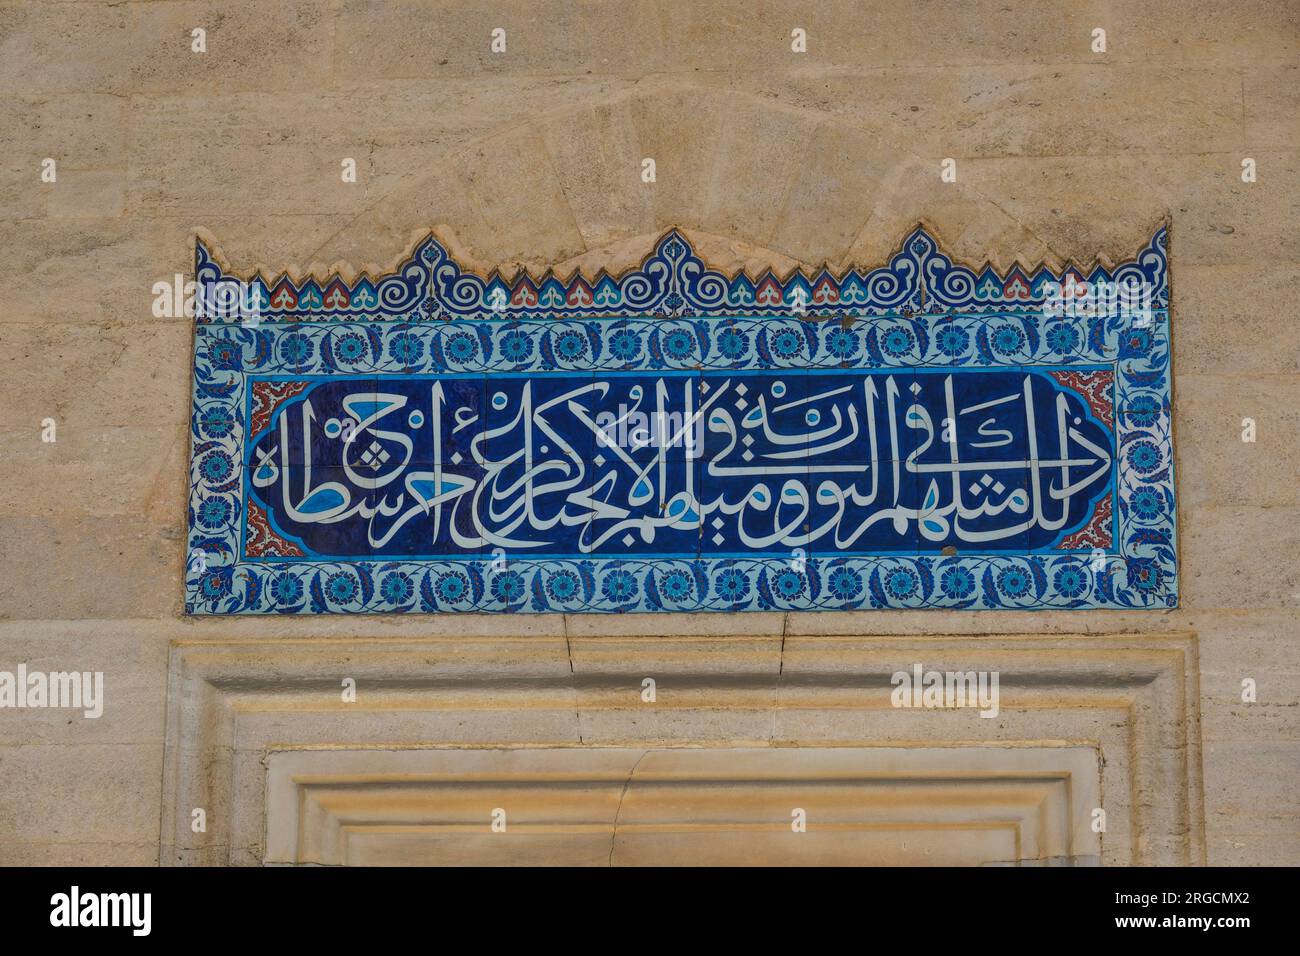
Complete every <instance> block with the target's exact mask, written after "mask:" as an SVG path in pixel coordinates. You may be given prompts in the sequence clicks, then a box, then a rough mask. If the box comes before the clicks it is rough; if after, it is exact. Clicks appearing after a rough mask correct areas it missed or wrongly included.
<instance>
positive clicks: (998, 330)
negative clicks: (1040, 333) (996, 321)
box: [989, 323, 1025, 355]
mask: <svg viewBox="0 0 1300 956" xmlns="http://www.w3.org/2000/svg"><path fill="white" fill-rule="evenodd" d="M989 340H990V343H991V344H992V346H993V351H995V352H997V353H998V354H999V355H1014V354H1015V353H1016V352H1019V351H1020V350H1021V349H1022V348H1024V346H1025V333H1024V332H1023V331H1021V330H1020V329H1018V328H1016V326H1014V325H1011V324H1009V323H1008V324H1006V325H998V326H994V328H993V330H992V331H991V333H990V335H989Z"/></svg>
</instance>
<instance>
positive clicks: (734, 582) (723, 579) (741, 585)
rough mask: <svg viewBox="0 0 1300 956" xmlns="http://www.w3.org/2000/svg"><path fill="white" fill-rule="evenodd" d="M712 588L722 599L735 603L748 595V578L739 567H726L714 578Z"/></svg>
mask: <svg viewBox="0 0 1300 956" xmlns="http://www.w3.org/2000/svg"><path fill="white" fill-rule="evenodd" d="M713 590H714V591H716V592H717V593H718V594H719V595H720V596H721V597H722V598H723V599H724V600H726V601H729V602H731V603H732V604H737V603H739V602H740V601H743V600H744V599H745V598H746V597H748V595H749V578H748V576H747V575H746V574H745V572H744V571H742V570H740V569H739V568H727V569H726V570H725V571H723V572H722V573H720V574H719V575H718V576H717V577H716V578H714V580H713Z"/></svg>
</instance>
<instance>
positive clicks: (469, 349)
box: [446, 332, 478, 365]
mask: <svg viewBox="0 0 1300 956" xmlns="http://www.w3.org/2000/svg"><path fill="white" fill-rule="evenodd" d="M446 350H447V355H449V356H450V357H451V359H452V361H455V362H459V363H460V364H461V365H465V364H466V363H468V362H472V361H473V360H474V356H476V355H478V340H476V339H475V338H474V336H472V335H470V334H469V333H468V332H457V333H455V334H454V335H449V336H448V337H447V345H446Z"/></svg>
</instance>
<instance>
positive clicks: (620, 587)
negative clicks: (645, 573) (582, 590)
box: [600, 570, 637, 604]
mask: <svg viewBox="0 0 1300 956" xmlns="http://www.w3.org/2000/svg"><path fill="white" fill-rule="evenodd" d="M600 591H601V593H602V594H603V595H605V598H606V600H608V601H609V602H610V603H612V604H625V603H626V602H628V601H630V600H632V599H633V598H634V597H636V593H637V585H636V578H634V577H632V575H631V574H630V573H628V572H627V571H622V570H614V571H610V572H609V573H608V574H606V575H605V578H604V580H602V581H601V582H600Z"/></svg>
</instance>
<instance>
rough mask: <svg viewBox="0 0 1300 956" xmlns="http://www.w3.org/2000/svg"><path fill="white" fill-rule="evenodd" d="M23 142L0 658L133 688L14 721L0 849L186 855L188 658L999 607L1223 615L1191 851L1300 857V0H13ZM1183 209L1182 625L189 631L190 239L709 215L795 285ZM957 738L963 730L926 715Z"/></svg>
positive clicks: (323, 263) (373, 241)
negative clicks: (268, 646) (166, 310)
mask: <svg viewBox="0 0 1300 956" xmlns="http://www.w3.org/2000/svg"><path fill="white" fill-rule="evenodd" d="M196 27H201V28H203V29H205V30H206V45H207V52H205V53H195V52H193V51H192V49H191V45H192V39H191V30H192V29H194V28H196ZM497 27H500V28H503V29H504V30H505V31H506V52H504V53H492V52H491V50H490V43H491V33H492V31H493V29H494V28H497ZM796 27H799V28H803V29H804V30H806V31H807V52H805V53H795V52H792V50H791V31H792V30H793V29H794V28H796ZM1096 27H1101V28H1104V29H1105V31H1106V37H1107V52H1105V53H1094V52H1092V49H1091V44H1092V31H1093V29H1094V28H1096ZM0 130H2V131H3V134H4V135H3V141H4V143H5V158H4V162H3V163H0V305H2V306H3V309H2V311H0V370H2V372H0V443H2V445H0V452H2V455H0V470H2V473H3V477H4V481H3V482H2V483H0V669H8V670H13V669H14V667H15V666H16V665H17V664H18V663H19V662H25V663H26V664H27V665H28V667H29V668H31V669H45V670H70V669H78V670H91V671H104V672H105V674H106V683H107V705H106V709H105V713H104V716H103V717H102V718H101V719H99V720H83V719H82V718H81V717H80V716H70V714H69V712H66V711H59V710H44V711H13V710H5V711H0V863H8V864H42V863H107V862H123V863H152V862H155V861H156V860H158V858H159V853H160V820H162V818H163V816H164V805H165V803H166V801H167V799H168V797H167V794H168V793H170V792H172V790H173V789H174V788H173V787H172V784H171V783H170V782H169V781H168V780H166V779H164V741H165V738H166V733H167V731H166V714H167V711H168V689H167V688H168V680H167V675H168V666H169V665H168V661H169V653H170V648H171V647H172V644H173V642H176V641H187V642H207V641H232V640H233V641H240V642H253V644H256V643H257V642H264V641H270V640H272V639H311V640H313V641H318V642H319V641H328V640H330V639H344V638H347V639H354V638H358V637H361V638H392V639H397V640H404V641H412V640H420V639H429V638H434V639H437V638H440V637H443V636H454V635H463V636H465V637H467V638H468V637H473V638H476V639H479V638H481V639H483V640H494V639H501V640H503V641H505V640H509V641H514V640H516V639H523V638H526V639H529V640H534V641H535V645H534V647H535V648H536V650H535V651H534V652H532V653H537V654H542V655H543V656H545V655H552V656H553V657H554V659H555V661H557V662H558V663H559V664H561V665H563V663H564V661H565V658H566V657H567V659H568V665H567V670H568V672H569V673H570V674H575V673H577V671H576V668H575V659H576V660H578V661H579V662H581V654H579V655H577V657H576V658H575V654H574V650H573V649H574V646H575V642H577V643H578V645H579V646H580V647H581V642H582V641H584V640H591V641H595V642H597V645H595V646H599V645H598V642H599V641H601V640H618V639H622V638H624V637H627V636H629V635H639V637H638V640H644V641H654V640H655V639H656V636H657V635H658V636H669V637H677V636H680V635H683V634H689V635H693V636H696V637H697V638H698V639H700V640H702V641H703V645H702V646H700V647H698V648H697V650H698V651H699V652H700V653H704V654H707V653H709V647H710V644H709V641H710V639H715V640H718V641H723V639H724V638H725V637H726V636H727V635H748V636H756V639H764V640H767V641H768V642H769V644H770V643H771V639H772V638H773V637H775V639H776V640H777V641H778V642H779V644H780V648H781V650H780V651H779V652H778V653H779V654H784V649H785V647H786V644H787V642H794V644H793V645H792V646H797V645H798V642H799V641H800V640H801V639H803V638H809V639H811V638H813V637H816V638H817V639H822V638H830V637H833V636H835V635H845V636H849V637H854V636H863V637H870V638H871V639H873V640H874V639H875V638H876V637H879V638H882V639H883V638H888V637H889V636H892V635H900V636H906V635H927V634H949V635H978V634H982V633H985V632H988V633H990V634H998V635H1003V636H1004V638H1003V639H1005V636H1006V635H1018V634H1023V635H1033V634H1048V635H1051V634H1071V635H1080V634H1086V633H1105V634H1109V635H1116V634H1125V633H1139V632H1140V633H1142V634H1144V635H1168V636H1169V637H1170V639H1171V640H1176V641H1177V642H1179V647H1180V648H1182V647H1183V643H1184V640H1185V639H1184V636H1185V635H1187V634H1193V635H1195V640H1194V642H1193V645H1194V651H1195V652H1194V653H1192V654H1191V656H1190V658H1189V659H1190V660H1191V661H1192V662H1196V661H1197V660H1198V659H1199V695H1200V700H1199V710H1200V723H1199V727H1198V725H1197V723H1196V718H1195V711H1196V707H1195V701H1192V704H1191V706H1190V712H1189V713H1187V714H1186V715H1185V716H1184V717H1183V718H1182V719H1183V721H1184V726H1185V727H1186V728H1190V731H1191V732H1192V734H1193V735H1195V733H1196V732H1197V731H1199V734H1200V736H1201V738H1202V740H1203V744H1202V747H1201V748H1200V754H1201V756H1202V759H1203V768H1199V769H1200V772H1199V773H1196V772H1194V771H1195V770H1197V769H1198V768H1195V767H1193V768H1192V770H1193V772H1192V773H1191V776H1190V780H1191V782H1190V783H1189V786H1190V787H1191V788H1192V789H1193V790H1196V789H1198V788H1199V787H1200V786H1201V785H1202V784H1201V783H1199V782H1197V779H1196V778H1197V777H1201V778H1203V792H1204V839H1203V844H1202V841H1201V839H1200V837H1199V835H1188V836H1187V837H1186V845H1187V846H1189V847H1197V846H1202V845H1203V848H1204V858H1205V859H1206V860H1208V862H1210V863H1216V864H1256V863H1267V864H1292V865H1294V864H1296V863H1300V823H1298V822H1297V811H1300V797H1298V796H1297V793H1300V788H1298V787H1297V782H1298V781H1300V694H1298V693H1297V690H1296V683H1297V681H1298V680H1300V642H1298V641H1297V638H1298V637H1300V627H1298V626H1297V624H1296V615H1297V608H1300V571H1298V570H1297V567H1298V565H1297V562H1296V557H1295V556H1296V554H1297V553H1298V552H1300V483H1298V482H1297V471H1298V469H1297V465H1298V464H1300V451H1298V450H1297V449H1298V448H1300V412H1297V401H1300V321H1298V320H1297V318H1296V316H1295V315H1294V311H1295V310H1294V308H1293V307H1292V304H1291V300H1290V299H1289V296H1288V293H1287V290H1288V289H1289V288H1291V285H1290V283H1292V282H1296V281H1298V280H1300V232H1298V231H1297V229H1296V223H1297V222H1300V198H1298V197H1300V191H1298V187H1300V11H1298V9H1297V7H1296V5H1295V4H1294V3H1291V2H1287V0H1276V2H1270V0H1258V2H1248V3H1232V4H1226V3H1225V4H1208V5H1207V4H1204V3H1192V2H1170V0H1157V2H1152V3H1146V4H1140V5H1133V4H1120V3H1113V2H1089V0H1084V2H1068V3H1055V4H1048V5H1045V4H1007V3H990V2H976V3H970V4H961V5H956V4H947V3H928V2H918V0H883V2H843V3H837V2H810V3H806V4H793V5H792V4H787V3H776V2H758V3H746V4H741V3H721V2H701V0H631V2H625V3H613V2H608V3H605V2H579V3H564V2H549V0H540V2H531V3H512V2H503V0H497V2H480V3H473V4H465V5H462V4H453V3H448V2H437V0H432V2H421V0H403V2H369V0H333V2H310V0H286V2H284V3H277V4H266V3H260V4H259V3H252V2H246V0H232V2H222V3H209V2H188V0H186V2H176V3H162V2H143V3H101V2H77V3H58V2H42V3H24V2H19V3H11V2H6V3H4V4H3V5H0ZM647 157H648V158H653V159H654V160H655V163H656V173H657V178H656V181H655V182H653V183H645V182H643V181H642V179H641V175H640V174H641V168H642V166H641V162H642V160H643V159H644V158H647ZM1247 157H1249V158H1252V159H1254V160H1255V162H1256V164H1257V170H1258V178H1257V181H1256V182H1253V183H1245V182H1243V181H1242V178H1241V171H1242V160H1243V159H1244V158H1247ZM45 158H53V159H54V160H56V163H57V167H56V168H57V181H56V182H53V183H43V182H42V179H41V172H42V160H43V159H45ZM347 158H351V159H354V160H355V161H356V165H357V171H358V174H357V181H356V182H355V183H347V182H343V181H342V179H341V176H340V168H341V167H340V164H341V162H342V161H343V160H344V159H347ZM945 158H952V159H955V160H956V168H957V180H956V182H955V183H945V182H942V181H941V179H940V163H941V161H942V160H943V159H945ZM1165 220H1168V221H1169V222H1170V224H1171V226H1170V245H1169V250H1170V264H1171V276H1172V284H1173V295H1174V299H1173V327H1174V369H1175V384H1174V400H1175V429H1176V446H1177V471H1178V491H1179V509H1180V516H1179V517H1180V536H1181V542H1180V545H1181V548H1180V550H1181V562H1182V606H1181V607H1180V608H1179V609H1177V610H1172V611H1169V612H1150V613H1120V612H1076V613H1070V614H1025V613H1006V614H1002V613H984V612H980V613H969V612H963V613H947V612H943V613H940V612H925V613H912V612H897V613H895V612H889V613H884V612H879V613H869V612H868V613H845V614H806V615H790V616H789V617H788V619H783V618H782V617H781V616H780V615H751V616H747V617H745V618H743V619H741V618H736V617H734V616H729V615H714V616H700V617H689V618H681V617H675V616H674V617H667V618H654V617H640V616H639V617H621V618H619V617H615V618H606V617H584V618H568V619H566V618H565V617H563V616H545V617H542V616H530V617H528V618H527V619H522V618H521V619H502V618H455V619H451V620H444V619H440V618H429V617H419V616H415V617H406V618H391V619H390V618H367V619H362V620H356V619H347V620H345V619H331V620H306V619H303V620H284V619H269V618H255V619H242V620H217V619H199V620H191V619H186V618H184V617H183V616H182V615H181V603H182V583H181V578H182V572H183V563H184V559H185V554H184V549H185V545H184V539H185V530H184V529H185V501H186V488H187V459H188V454H189V433H188V417H189V410H190V405H189V401H190V391H189V389H190V364H191V330H190V326H189V323H188V321H187V320H186V319H185V318H184V317H177V318H157V317H155V315H154V314H153V311H152V305H153V301H154V294H153V292H152V288H153V286H154V284H155V283H156V282H158V281H159V280H170V279H171V278H172V276H173V275H174V274H176V273H182V274H183V273H187V272H189V271H190V269H191V264H192V254H193V237H194V235H195V234H196V233H197V232H199V231H203V232H205V233H206V234H207V235H209V236H211V237H212V239H213V240H214V241H215V242H216V243H217V244H218V245H219V247H220V249H221V251H222V253H223V254H224V256H225V257H226V258H227V259H228V260H229V261H230V263H231V264H232V265H233V266H234V267H235V268H236V269H238V270H241V271H246V270H253V269H255V268H258V267H264V268H266V269H267V270H270V271H278V270H280V269H282V268H288V269H290V270H291V271H293V270H297V271H304V270H311V269H314V270H317V271H322V272H323V271H325V270H326V269H328V268H329V267H331V266H333V265H335V264H338V263H342V264H345V266H346V268H348V269H350V270H355V269H360V268H363V267H365V266H367V265H373V266H376V267H387V266H391V265H392V264H394V263H395V262H396V261H398V259H399V258H400V257H401V256H402V255H403V254H404V253H406V252H407V251H408V250H409V248H410V246H411V244H412V241H413V239H414V237H415V236H416V235H417V234H418V233H419V232H421V231H423V230H427V229H428V228H429V227H434V228H436V229H437V230H438V231H439V233H440V235H441V236H443V237H444V238H445V239H446V240H448V241H449V242H450V244H451V245H452V246H453V248H454V249H455V250H456V252H457V254H458V256H460V257H461V258H462V260H463V261H467V262H471V263H475V264H477V265H479V266H481V267H482V268H484V269H487V268H490V267H492V266H494V265H497V264H505V265H525V266H543V265H547V264H557V265H558V266H560V267H561V270H562V271H567V270H568V269H569V268H572V267H574V266H579V265H580V266H584V267H587V268H589V269H592V270H594V269H595V268H598V267H600V266H607V267H611V268H613V267H617V266H621V265H626V264H628V263H630V262H631V261H633V260H634V259H637V258H639V257H640V256H641V255H643V254H644V253H645V252H646V251H647V250H648V249H649V248H650V244H651V241H652V239H653V238H654V237H655V236H656V235H657V234H658V233H659V232H661V231H662V230H663V229H665V228H667V227H669V226H680V227H683V228H685V229H686V230H688V231H689V232H690V235H691V238H692V241H693V242H696V244H697V249H698V250H699V251H700V252H701V253H702V254H704V255H705V256H706V257H707V258H709V259H711V260H712V261H713V262H715V263H716V264H717V265H719V266H722V267H727V268H731V267H735V266H737V265H741V264H745V265H748V266H750V267H751V268H758V267H765V266H768V265H771V266H774V267H776V268H777V269H778V270H781V269H788V268H790V267H792V266H794V265H797V264H800V263H803V264H809V265H820V264H821V263H823V262H830V263H833V264H843V263H845V262H848V261H858V262H863V263H872V262H876V261H878V260H880V259H882V258H883V257H884V256H885V255H886V254H888V252H889V251H891V250H892V248H893V247H894V246H895V245H896V243H898V242H899V241H900V240H901V238H902V236H903V234H904V232H905V230H906V229H907V228H908V227H910V226H911V225H913V224H915V223H916V222H917V221H923V222H925V223H926V224H927V225H928V226H929V227H930V228H931V229H932V230H933V231H935V232H936V233H937V234H938V235H939V236H940V237H941V238H942V239H943V240H944V241H945V242H946V244H947V246H948V249H949V251H950V252H952V253H953V254H955V255H957V256H960V257H963V258H966V259H969V260H978V261H982V260H983V259H985V258H990V259H992V260H993V261H994V262H996V263H998V264H1000V265H1002V266H1006V265H1008V264H1010V263H1011V262H1012V261H1015V260H1019V261H1021V262H1022V263H1025V264H1027V265H1032V264H1035V263H1037V262H1038V261H1040V260H1042V259H1044V258H1047V259H1049V260H1052V261H1057V262H1061V261H1065V260H1069V259H1075V260H1078V261H1080V262H1088V261H1091V260H1092V259H1093V257H1094V256H1095V255H1098V254H1101V255H1102V256H1105V257H1110V258H1115V259H1117V258H1121V257H1124V256H1127V255H1130V254H1132V253H1133V252H1135V251H1136V250H1137V249H1139V248H1140V246H1141V244H1142V243H1143V241H1144V240H1145V239H1147V238H1149V236H1150V235H1151V232H1152V230H1153V227H1154V226H1155V225H1156V224H1157V223H1159V222H1162V221H1165ZM1246 417H1249V418H1253V419H1254V420H1255V422H1256V425H1257V440H1256V441H1255V442H1254V443H1253V444H1248V443H1243V441H1242V440H1241V431H1242V419H1243V418H1246ZM47 418H53V419H54V420H55V422H56V423H57V441H56V442H54V443H44V442H42V440H41V431H42V424H41V423H42V421H43V420H44V419H47ZM900 639H901V638H900ZM1072 640H1073V639H1072ZM733 644H734V642H731V643H730V644H728V646H729V647H731V646H732V645H733ZM769 644H764V648H765V651H764V653H765V654H767V655H768V656H769V657H770V656H771V654H770V652H771V649H772V648H771V646H769ZM281 646H283V645H281ZM692 646H694V645H692ZM772 646H775V645H772ZM1070 646H1074V645H1073V644H1071V645H1070ZM502 653H506V652H505V651H503V652H502ZM1179 653H1180V654H1181V653H1183V651H1182V650H1180V651H1179ZM1117 659H1118V658H1117ZM1180 659H1181V658H1180ZM773 660H775V661H776V664H775V665H773V666H776V667H778V668H779V667H780V666H781V659H779V658H773ZM173 663H174V662H173ZM267 666H268V667H269V666H270V665H269V664H268V665H267ZM1116 666H1119V665H1116ZM563 669H564V668H563V667H561V670H563ZM578 676H581V675H578ZM1247 677H1249V678H1253V679H1254V680H1255V681H1256V682H1257V684H1258V694H1259V697H1258V701H1257V702H1255V703H1249V704H1248V703H1243V702H1242V701H1241V683H1242V680H1243V679H1244V678H1247ZM1195 678H1196V674H1195V673H1193V674H1192V677H1191V679H1192V681H1193V686H1195ZM267 680H269V681H270V682H271V683H272V684H273V683H274V681H273V677H272V678H267ZM173 685H174V687H175V686H176V683H175V681H174V682H173ZM179 686H182V687H183V686H186V685H184V683H183V682H182V683H181V684H180V685H179ZM172 703H173V705H175V701H173V702H172ZM1057 703H1058V704H1059V705H1060V706H1063V707H1068V706H1070V704H1069V702H1068V701H1058V702H1057ZM516 719H517V720H519V721H526V720H528V719H529V717H528V715H527V713H520V714H519V715H518V716H517V718H516ZM926 727H928V728H930V729H928V730H927V729H924V728H926ZM654 733H655V734H656V735H657V738H656V737H652V738H651V739H658V740H661V741H663V742H672V741H673V740H674V739H676V734H677V733H678V732H677V731H675V730H674V729H673V726H672V724H671V723H665V724H663V725H662V726H660V727H659V729H658V730H656V731H655V732H654ZM931 733H932V734H934V735H936V736H943V737H944V738H945V739H950V738H951V733H950V732H949V731H948V730H946V729H941V728H938V727H936V726H935V725H933V724H926V725H918V729H917V730H916V731H915V733H914V735H913V736H914V737H915V738H916V739H924V738H925V736H926V735H927V734H931ZM1160 746H1163V747H1165V748H1167V749H1170V750H1174V749H1180V748H1181V749H1183V750H1185V749H1186V747H1187V744H1186V742H1183V743H1178V742H1176V741H1172V740H1168V741H1164V742H1163V743H1161V744H1160ZM1144 754H1145V751H1144ZM1166 756H1167V755H1166ZM1144 759H1145V758H1144ZM1152 759H1155V760H1159V759H1161V755H1160V753H1159V750H1158V749H1157V752H1156V754H1155V756H1154V757H1153V758H1152ZM1193 763H1194V761H1193ZM1133 796H1134V800H1135V802H1136V803H1138V804H1141V803H1143V802H1144V801H1145V802H1152V801H1154V800H1155V797H1154V796H1153V795H1151V794H1146V793H1144V792H1142V791H1140V790H1137V789H1135V791H1134V795H1133ZM1193 802H1195V798H1193ZM1196 826H1199V822H1198V823H1197V824H1196ZM1198 856H1199V853H1196V852H1193V853H1190V856H1189V857H1188V858H1189V859H1191V861H1192V862H1197V857H1198ZM1115 859H1116V860H1121V859H1125V857H1115ZM163 861H164V862H172V860H171V859H170V858H168V857H166V856H165V857H164V860H163Z"/></svg>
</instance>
